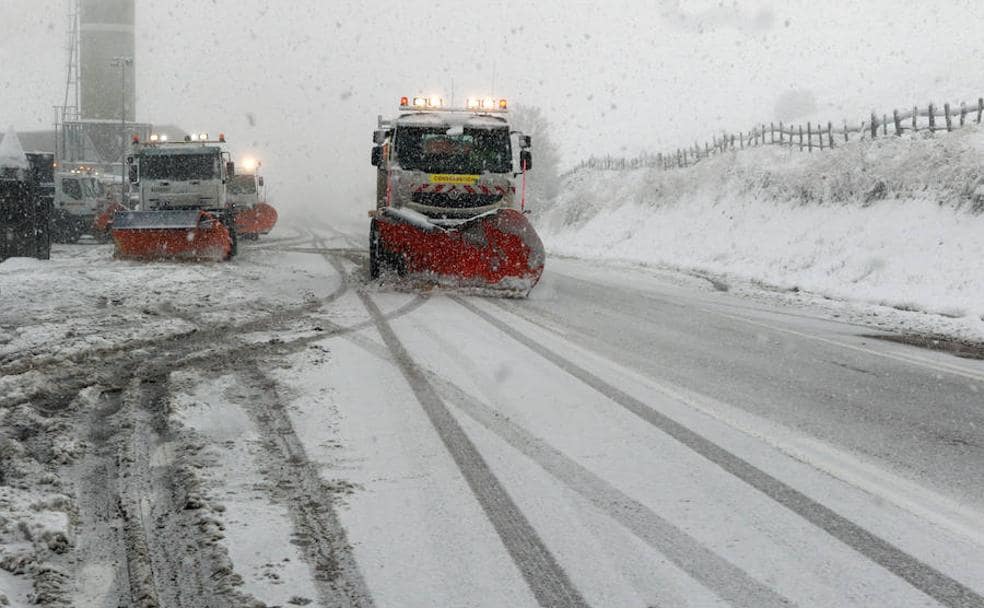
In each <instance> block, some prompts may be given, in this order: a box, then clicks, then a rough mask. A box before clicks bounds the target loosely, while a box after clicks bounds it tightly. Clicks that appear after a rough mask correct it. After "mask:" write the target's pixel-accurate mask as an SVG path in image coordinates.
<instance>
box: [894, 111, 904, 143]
mask: <svg viewBox="0 0 984 608" xmlns="http://www.w3.org/2000/svg"><path fill="white" fill-rule="evenodd" d="M892 118H893V119H894V120H895V136H896V137H902V119H901V118H899V111H898V110H892Z"/></svg>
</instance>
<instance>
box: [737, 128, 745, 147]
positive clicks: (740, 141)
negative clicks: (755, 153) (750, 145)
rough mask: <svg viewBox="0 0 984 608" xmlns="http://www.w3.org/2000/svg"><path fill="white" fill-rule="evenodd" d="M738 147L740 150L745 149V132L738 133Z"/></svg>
mask: <svg viewBox="0 0 984 608" xmlns="http://www.w3.org/2000/svg"><path fill="white" fill-rule="evenodd" d="M738 145H739V146H741V149H742V150H744V149H745V132H744V131H738Z"/></svg>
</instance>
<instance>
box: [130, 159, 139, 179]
mask: <svg viewBox="0 0 984 608" xmlns="http://www.w3.org/2000/svg"><path fill="white" fill-rule="evenodd" d="M130 160H132V159H130ZM128 168H129V170H130V183H131V184H135V183H137V182H139V181H140V172H139V171H138V170H137V165H135V164H133V163H132V162H131V163H130V166H129V167H128Z"/></svg>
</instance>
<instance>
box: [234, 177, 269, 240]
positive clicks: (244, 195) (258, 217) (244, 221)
mask: <svg viewBox="0 0 984 608" xmlns="http://www.w3.org/2000/svg"><path fill="white" fill-rule="evenodd" d="M263 185H264V184H263V176H262V175H257V174H256V173H239V174H237V175H235V176H233V177H232V178H230V179H229V183H228V184H226V196H227V201H228V204H229V206H230V207H231V208H232V209H233V210H234V211H235V214H236V232H237V234H238V235H239V238H241V239H243V240H256V239H258V238H260V235H261V234H269V233H270V231H271V230H273V228H274V226H276V225H277V219H278V216H277V210H276V209H274V208H273V207H271V206H270V205H269V204H267V202H266V201H265V200H264V198H265V197H263Z"/></svg>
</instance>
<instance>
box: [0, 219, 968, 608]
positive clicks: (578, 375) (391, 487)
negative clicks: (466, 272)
mask: <svg viewBox="0 0 984 608" xmlns="http://www.w3.org/2000/svg"><path fill="white" fill-rule="evenodd" d="M363 241H364V239H363V237H362V235H360V234H355V235H352V234H348V233H347V232H345V231H342V232H339V231H335V230H332V229H330V228H328V227H318V226H314V227H310V226H309V227H305V228H304V229H303V230H302V229H297V230H295V231H286V232H284V233H283V234H280V235H275V237H274V238H273V239H270V240H267V241H261V242H260V243H258V244H256V245H250V246H248V248H247V249H246V251H245V252H244V254H243V255H242V256H241V257H240V258H239V259H238V260H237V261H236V262H235V263H233V264H230V265H214V266H204V267H197V266H194V267H193V266H187V265H153V266H142V265H136V264H124V265H121V266H118V267H117V268H116V269H109V270H102V269H101V267H100V264H113V262H110V261H109V260H108V257H109V251H108V249H106V248H103V247H92V248H89V249H84V248H71V253H72V254H73V255H72V256H63V258H62V259H56V260H55V261H53V262H52V265H51V266H48V267H43V268H45V270H44V273H42V274H41V277H42V278H41V279H38V280H36V281H35V282H34V283H33V284H32V286H31V289H30V290H29V289H27V288H26V287H24V286H23V283H19V282H17V281H16V280H15V278H12V277H15V275H17V273H30V274H31V276H37V275H38V274H39V270H38V268H39V267H36V266H32V265H31V264H30V263H26V262H18V261H15V262H14V264H13V265H9V263H8V265H0V293H2V294H3V296H2V297H4V298H6V297H7V294H10V293H20V294H21V296H20V297H21V298H23V299H22V301H21V302H20V303H19V304H17V305H12V306H9V307H7V309H6V311H5V312H2V313H0V337H3V340H0V374H2V376H0V388H2V392H0V433H2V435H0V441H2V442H3V445H2V447H3V448H4V450H5V451H4V452H3V453H2V454H0V596H2V595H3V594H6V596H7V599H8V601H9V602H10V603H11V604H12V605H14V606H20V605H23V604H26V602H27V601H28V599H29V596H30V595H32V594H35V595H38V594H41V595H43V596H44V597H43V598H42V599H44V600H45V602H47V603H48V604H49V605H60V604H57V602H59V601H61V602H64V604H65V605H73V606H92V607H100V608H102V607H115V606H119V605H136V606H193V607H204V606H230V607H232V606H244V605H257V606H260V605H267V606H277V605H279V606H286V605H318V606H379V607H400V608H403V607H418V606H419V607H432V606H456V607H457V606H462V607H463V606H490V607H499V606H510V607H512V606H594V607H609V606H610V607H620V608H621V607H639V608H648V607H650V606H667V607H676V606H747V607H764V606H791V605H796V606H845V607H847V606H859V607H860V606H937V605H943V606H954V607H957V606H959V607H965V606H984V576H982V574H981V573H982V572H984V483H982V482H981V480H980V471H981V470H984V395H982V393H981V390H982V389H984V363H982V362H981V361H977V360H971V359H961V358H957V357H954V356H952V355H950V354H946V353H942V352H934V351H929V350H921V349H917V348H915V347H910V346H905V345H901V344H898V343H896V342H892V341H886V340H882V339H879V338H878V337H876V336H879V335H882V334H883V333H884V332H883V331H882V330H883V329H885V327H883V328H876V327H874V325H875V324H874V323H871V322H870V319H871V318H872V317H871V315H872V312H871V309H866V310H865V311H864V313H863V314H861V313H859V314H857V315H855V316H852V317H849V318H845V317H844V315H843V314H842V311H841V312H837V313H832V312H831V308H829V307H826V308H825V307H822V306H807V305H797V306H792V305H784V304H782V303H781V302H780V301H779V300H778V299H770V298H767V297H761V298H755V297H748V296H747V295H736V294H735V293H731V292H727V291H724V286H722V285H720V284H716V283H714V282H712V281H708V280H704V279H699V278H693V277H689V276H684V275H679V274H672V273H666V272H659V271H654V270H642V269H638V268H625V267H618V266H605V267H600V266H597V265H592V264H589V263H586V262H580V261H576V260H562V259H551V260H549V261H548V271H547V273H546V275H545V277H544V281H543V282H542V284H541V285H540V286H539V287H538V288H537V290H536V291H535V292H534V293H533V295H532V297H531V298H530V299H529V300H496V299H484V298H478V297H471V296H461V295H455V294H448V293H439V292H435V293H423V294H419V293H407V292H404V291H400V290H398V289H393V288H392V287H391V286H386V285H367V284H366V280H365V273H366V270H365V265H366V256H365V253H364V251H363ZM63 253H64V252H63ZM29 266H30V267H29ZM44 277H47V279H45V278H44ZM80 277H82V278H80ZM99 280H102V281H103V282H104V284H103V285H98V283H96V281H99ZM66 281H71V283H70V284H71V285H72V286H73V287H75V288H76V289H75V290H74V291H73V292H72V295H71V298H70V299H66V298H59V297H57V293H56V291H57V290H58V289H62V288H64V286H65V284H66ZM106 282H109V283H110V284H111V290H110V291H111V294H110V296H108V300H106V301H103V300H101V299H99V298H100V297H101V296H100V295H99V293H100V292H105V291H106V290H107V288H106V284H105V283H106ZM94 284H95V285H94ZM18 285H20V286H21V287H20V288H21V292H17V288H18ZM148 289H149V291H148ZM45 290H47V291H45ZM154 292H157V295H156V296H154V295H152V294H153V293H154ZM5 304H6V301H5ZM68 309H71V310H72V311H73V314H71V315H69V314H67V313H68ZM834 314H841V316H842V318H840V319H837V318H834ZM107 315H111V316H107ZM861 321H865V322H866V323H861ZM5 522H6V523H5ZM13 572H21V573H22V574H20V575H17V576H14V575H13V574H12V573H13ZM25 581H26V583H25Z"/></svg>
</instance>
